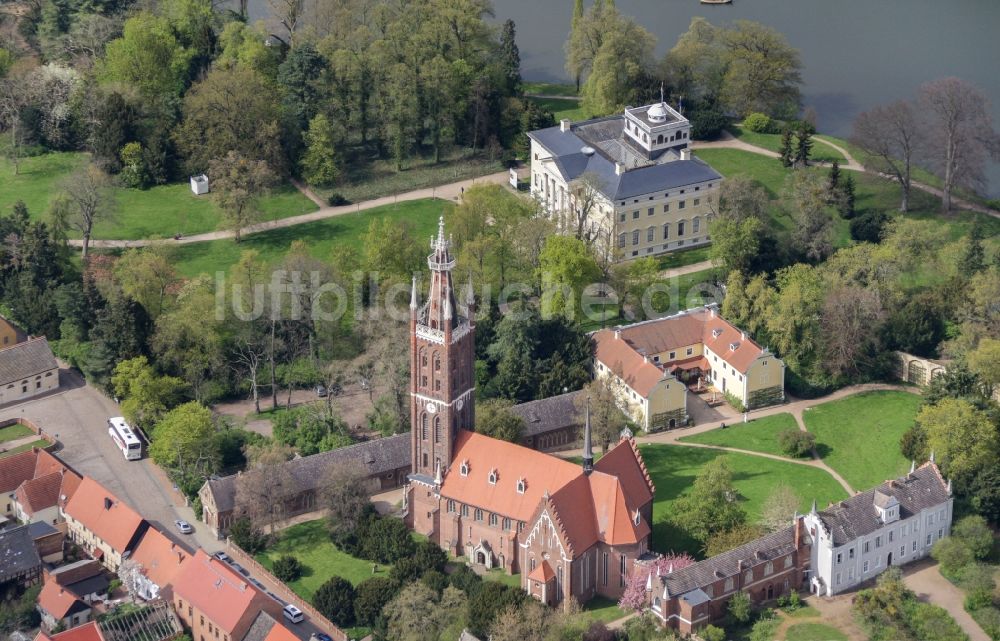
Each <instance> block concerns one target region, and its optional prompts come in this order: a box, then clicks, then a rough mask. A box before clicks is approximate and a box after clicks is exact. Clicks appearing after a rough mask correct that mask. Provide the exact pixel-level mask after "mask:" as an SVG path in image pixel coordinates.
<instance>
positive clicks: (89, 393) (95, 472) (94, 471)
mask: <svg viewBox="0 0 1000 641" xmlns="http://www.w3.org/2000/svg"><path fill="white" fill-rule="evenodd" d="M59 377H60V384H61V385H60V391H58V392H55V393H52V394H48V395H46V396H44V397H41V398H37V399H32V400H28V401H25V402H23V403H17V404H14V405H9V406H6V407H3V408H0V420H3V419H8V418H15V417H22V418H26V419H28V420H30V421H32V422H34V423H35V424H36V425H38V426H39V427H40V428H41V429H42V431H43V432H45V433H46V434H48V435H50V436H52V437H54V438H55V439H56V440H57V441H58V442H59V443H60V444H61V447H60V448H59V449H58V450H57V451H56V455H57V456H59V458H61V459H62V460H64V461H65V462H66V463H68V464H69V465H70V466H71V467H73V469H75V470H76V471H77V472H79V473H80V474H84V475H87V476H90V477H92V478H94V479H95V480H96V481H98V482H99V483H100V484H101V485H103V486H104V487H106V488H108V490H110V491H111V492H112V493H114V494H115V495H116V496H117V497H119V498H120V499H122V500H123V501H125V502H126V503H128V504H129V505H130V506H131V507H132V508H133V509H135V510H136V511H137V512H139V513H140V514H141V515H142V516H143V517H145V518H146V520H148V521H149V522H150V523H152V524H153V525H154V526H155V527H156V528H157V529H159V530H160V531H161V532H163V533H164V534H165V535H166V536H168V537H170V538H171V539H174V540H175V541H177V542H179V543H181V545H182V546H183V547H185V548H188V549H193V548H194V546H197V545H201V546H202V547H205V548H206V549H207V550H208V551H209V552H212V551H215V550H217V549H221V548H222V545H221V543H220V542H218V541H216V540H215V537H214V536H212V535H211V532H209V531H208V527H207V526H204V525H202V524H200V523H198V522H197V521H195V520H194V511H193V510H191V509H190V508H185V507H184V499H183V496H182V495H180V494H179V493H177V492H175V491H173V488H172V487H171V484H170V482H169V481H168V480H167V478H166V475H165V474H164V473H163V472H162V470H160V469H159V468H157V467H156V465H154V464H153V462H152V461H151V460H149V459H148V458H143V459H141V460H138V461H127V460H125V457H124V456H122V453H121V450H119V449H118V448H117V447H116V446H115V444H114V442H113V441H112V440H111V437H110V436H108V426H107V420H108V418H109V417H111V416H120V415H121V409H120V408H119V407H118V405H117V404H116V403H115V402H114V401H113V400H111V399H110V398H108V397H107V396H105V395H104V394H102V393H101V392H100V391H98V390H97V389H95V388H94V387H92V386H90V385H87V384H86V383H85V382H84V380H83V378H82V377H81V376H80V375H79V374H77V373H75V372H73V371H71V370H69V369H60V370H59ZM178 518H183V519H185V520H187V521H188V522H189V523H191V524H192V525H193V526H194V528H195V532H194V533H193V534H189V535H187V536H185V535H182V534H179V533H178V532H177V530H176V527H175V526H174V520H175V519H178Z"/></svg>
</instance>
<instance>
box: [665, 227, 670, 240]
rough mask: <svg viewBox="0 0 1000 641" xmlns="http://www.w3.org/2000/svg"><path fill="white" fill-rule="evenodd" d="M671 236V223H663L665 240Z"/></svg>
mask: <svg viewBox="0 0 1000 641" xmlns="http://www.w3.org/2000/svg"><path fill="white" fill-rule="evenodd" d="M668 238H670V223H663V240H667V239H668Z"/></svg>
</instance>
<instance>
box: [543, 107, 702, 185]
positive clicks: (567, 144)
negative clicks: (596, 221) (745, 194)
mask: <svg viewBox="0 0 1000 641" xmlns="http://www.w3.org/2000/svg"><path fill="white" fill-rule="evenodd" d="M624 120H625V118H624V116H611V117H609V118H600V119H595V120H588V121H586V122H584V123H580V124H578V125H572V126H571V127H570V130H569V131H562V130H561V129H560V127H559V126H555V127H548V128H546V129H539V130H537V131H532V132H531V133H529V134H528V136H530V137H531V138H532V139H533V140H535V141H536V142H538V144H540V145H542V146H543V147H545V148H546V149H547V150H548V151H549V152H551V153H552V155H553V161H554V162H555V164H556V167H558V169H559V171H560V172H561V173H562V175H563V178H564V179H565V180H566V181H567V182H568V181H571V180H574V179H576V178H579V177H580V176H581V175H583V174H585V173H591V174H594V175H596V176H597V178H598V180H599V183H600V189H601V192H602V193H603V194H604V195H605V196H607V197H608V198H609V199H610V200H618V201H621V200H626V199H628V198H632V197H635V196H642V195H644V194H652V193H655V192H657V191H666V190H669V189H675V188H677V187H683V186H685V185H690V184H694V183H700V182H706V181H710V180H719V179H721V178H722V176H721V175H720V174H719V172H717V171H715V170H714V169H712V167H710V166H709V165H708V164H707V163H705V162H703V161H702V160H699V159H697V158H692V159H691V160H673V161H670V162H660V163H655V161H654V162H653V163H650V162H649V161H645V160H642V161H640V160H638V159H637V158H638V156H637V155H636V154H635V152H634V151H632V150H631V149H630V148H628V147H626V146H625V145H624V144H623V143H621V142H618V141H616V139H620V138H621V131H622V128H623V126H624V125H623V123H624ZM616 132H617V133H616ZM612 134H615V136H614V137H612ZM584 147H592V148H594V149H596V153H593V154H590V155H587V154H584V153H583V152H582V151H581V150H582V149H583V148H584ZM616 161H618V162H624V163H625V165H626V168H627V169H628V171H626V172H624V173H623V174H621V175H620V176H619V175H617V174H616V173H615V162H616ZM635 163H641V164H644V165H645V166H635V167H634V164H635Z"/></svg>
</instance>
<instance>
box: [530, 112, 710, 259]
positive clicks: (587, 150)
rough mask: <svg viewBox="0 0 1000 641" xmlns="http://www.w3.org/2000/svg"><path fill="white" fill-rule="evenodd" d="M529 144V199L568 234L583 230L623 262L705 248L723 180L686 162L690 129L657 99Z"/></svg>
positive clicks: (553, 130)
mask: <svg viewBox="0 0 1000 641" xmlns="http://www.w3.org/2000/svg"><path fill="white" fill-rule="evenodd" d="M528 136H529V137H530V138H531V193H532V195H533V196H534V197H535V198H537V199H538V200H539V201H540V202H541V203H542V204H543V206H544V209H545V212H546V214H547V215H548V216H549V217H550V218H552V219H553V220H555V221H556V223H557V225H558V227H559V229H560V230H561V231H565V232H567V233H569V232H574V231H576V221H577V214H578V213H579V212H581V211H582V207H586V203H587V202H588V201H589V202H591V203H592V206H591V207H590V208H589V212H588V213H587V217H586V220H585V221H584V228H585V230H586V232H587V234H588V235H589V236H590V237H591V238H604V239H605V240H606V241H607V243H608V246H609V248H611V249H613V251H614V253H615V254H616V255H617V256H618V257H619V258H621V259H630V258H638V257H641V256H649V255H655V254H662V253H664V252H668V251H673V250H676V249H683V248H687V247H692V246H697V245H704V244H706V243H708V242H710V240H711V236H710V234H709V223H710V221H711V218H712V212H713V209H712V204H713V203H714V201H715V199H716V194H717V192H718V189H719V183H720V182H721V181H722V176H721V175H720V174H719V173H718V172H717V171H715V170H714V169H712V167H711V166H709V165H708V164H707V163H705V162H703V161H702V160H700V159H698V158H694V157H692V156H691V150H690V148H689V145H690V142H691V123H690V122H688V120H687V119H686V118H685V117H684V116H682V115H681V114H680V113H679V112H677V111H676V110H674V109H673V108H671V107H670V106H669V105H668V104H667V103H666V102H663V101H662V100H661V101H660V102H658V103H656V104H652V105H646V106H644V107H626V108H625V111H624V113H623V114H621V115H615V116H609V117H606V118H595V119H593V120H586V121H584V122H580V123H575V124H574V123H572V122H570V121H569V120H563V121H562V122H560V123H559V125H558V126H555V127H549V128H548V129H540V130H538V131H533V132H531V133H529V134H528Z"/></svg>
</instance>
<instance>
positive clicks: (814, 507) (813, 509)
mask: <svg viewBox="0 0 1000 641" xmlns="http://www.w3.org/2000/svg"><path fill="white" fill-rule="evenodd" d="M809 513H810V514H816V499H813V504H812V509H811V510H809Z"/></svg>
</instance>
